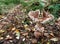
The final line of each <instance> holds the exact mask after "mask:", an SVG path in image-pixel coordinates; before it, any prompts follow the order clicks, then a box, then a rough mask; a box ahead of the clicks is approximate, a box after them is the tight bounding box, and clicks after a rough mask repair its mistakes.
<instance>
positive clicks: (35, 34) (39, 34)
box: [34, 31, 42, 38]
mask: <svg viewBox="0 0 60 44" xmlns="http://www.w3.org/2000/svg"><path fill="white" fill-rule="evenodd" d="M34 36H35V37H36V38H39V37H40V36H42V34H41V33H40V32H38V31H35V32H34Z"/></svg>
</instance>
